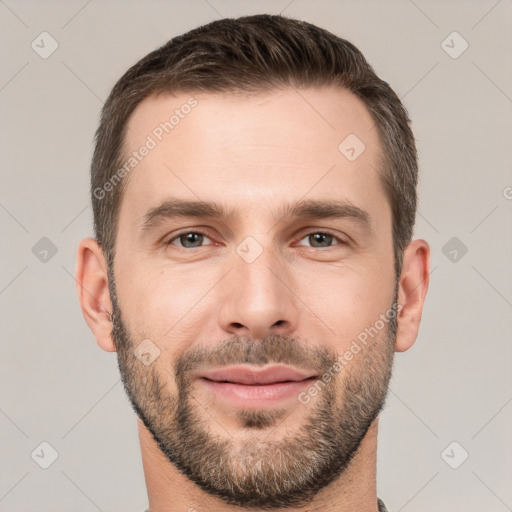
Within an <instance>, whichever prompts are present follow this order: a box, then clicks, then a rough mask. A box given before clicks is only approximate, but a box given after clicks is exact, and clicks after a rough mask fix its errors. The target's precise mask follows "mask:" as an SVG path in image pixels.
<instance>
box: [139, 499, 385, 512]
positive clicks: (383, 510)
mask: <svg viewBox="0 0 512 512" xmlns="http://www.w3.org/2000/svg"><path fill="white" fill-rule="evenodd" d="M377 505H378V506H379V512H388V509H387V508H386V505H384V502H383V501H382V500H381V499H380V498H379V499H378V500H377ZM146 512H148V511H147V510H146Z"/></svg>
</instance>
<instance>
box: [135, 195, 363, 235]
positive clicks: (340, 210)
mask: <svg viewBox="0 0 512 512" xmlns="http://www.w3.org/2000/svg"><path fill="white" fill-rule="evenodd" d="M180 217H189V218H197V219H216V220H223V221H229V220H234V219H236V218H237V217H238V216H237V214H236V212H235V211H234V210H230V209H227V208H225V207H224V205H222V204H220V203H218V202H216V201H188V200H183V199H177V198H171V199H167V200H165V201H164V202H163V203H161V204H160V205H159V206H156V207H154V208H151V209H150V210H148V212H147V213H146V214H145V215H144V216H143V219H142V224H141V227H140V230H141V231H142V232H148V231H151V230H152V229H154V228H156V227H158V226H159V225H160V224H162V223H163V222H164V221H166V220H169V219H173V218H180ZM277 217H278V218H279V219H280V220H282V219H284V218H287V219H297V220H300V219H303V220H306V219H311V220H314V219H344V218H348V219H352V220H354V221H356V222H357V223H358V224H359V225H361V227H362V228H363V229H364V230H366V231H367V232H369V233H373V229H372V223H371V219H370V215H369V214H368V212H367V211H365V210H363V209H362V208H359V207H358V206H355V205H353V204H349V203H347V202H344V201H340V200H332V199H331V200H323V201H319V200H300V201H298V202H295V203H286V204H285V205H283V206H282V207H281V208H280V210H279V212H278V215H277Z"/></svg>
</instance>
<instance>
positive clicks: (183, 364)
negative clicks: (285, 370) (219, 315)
mask: <svg viewBox="0 0 512 512" xmlns="http://www.w3.org/2000/svg"><path fill="white" fill-rule="evenodd" d="M336 360H337V354H336V353H335V352H334V351H332V350H329V349H326V348H324V347H315V346H311V344H310V343H307V342H304V341H301V340H298V339H297V338H295V337H293V336H288V335H280V334H271V335H269V336H267V337H265V338H263V339H262V340H258V341H254V340H252V339H250V338H247V337H242V336H234V337H232V338H230V339H228V340H226V341H225V342H223V343H222V344H220V345H216V346H215V347H207V346H204V345H203V346H200V347H195V348H193V349H189V350H187V351H186V352H184V353H183V354H182V356H181V357H179V358H178V360H177V361H176V364H175V365H174V371H175V375H176V376H177V377H178V378H182V379H184V378H185V377H186V376H187V375H190V373H191V372H193V371H194V370H196V369H197V368H199V367H201V368H207V367H219V366H227V365H235V364H253V365H264V364H270V363H272V364H286V365H290V366H294V367H296V368H299V369H314V370H318V372H319V373H322V372H324V371H326V370H327V369H328V368H330V367H331V366H332V365H333V364H334V363H335V362H336Z"/></svg>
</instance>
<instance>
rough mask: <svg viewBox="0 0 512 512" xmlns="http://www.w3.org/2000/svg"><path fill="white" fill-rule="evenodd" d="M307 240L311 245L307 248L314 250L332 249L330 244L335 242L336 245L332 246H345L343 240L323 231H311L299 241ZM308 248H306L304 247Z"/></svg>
mask: <svg viewBox="0 0 512 512" xmlns="http://www.w3.org/2000/svg"><path fill="white" fill-rule="evenodd" d="M304 239H307V240H308V241H309V242H310V243H311V245H309V247H313V248H314V249H322V248H327V249H328V248H329V247H332V242H333V241H337V242H338V243H337V244H334V245H347V241H346V240H344V239H343V238H340V237H338V236H336V235H333V234H332V233H329V232H325V231H313V232H311V233H309V234H307V235H306V236H305V237H303V238H302V239H301V240H304ZM306 247H308V246H306Z"/></svg>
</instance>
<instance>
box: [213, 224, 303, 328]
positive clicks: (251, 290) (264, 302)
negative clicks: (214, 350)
mask: <svg viewBox="0 0 512 512" xmlns="http://www.w3.org/2000/svg"><path fill="white" fill-rule="evenodd" d="M256 236H257V238H256ZM256 236H247V237H246V238H245V239H244V240H242V242H241V243H240V244H239V245H238V246H237V247H236V250H235V254H234V255H233V271H232V273H230V274H231V286H230V287H229V289H226V292H225V294H224V305H223V308H222V323H223V324H224V325H223V327H224V329H226V330H228V331H231V332H233V331H234V330H242V331H245V332H237V334H245V335H249V336H251V337H255V338H262V337H264V336H266V335H267V334H269V330H270V329H275V328H276V327H277V326H279V328H280V329H281V330H283V329H285V328H286V329H288V330H289V329H293V328H295V326H296V311H295V301H294V299H293V293H292V291H291V289H290V284H289V283H287V282H286V281H287V280H289V277H288V274H289V272H287V271H286V267H285V264H284V262H283V258H282V255H281V254H280V253H279V250H278V249H277V248H276V247H275V245H274V242H273V241H272V234H271V233H266V234H264V235H261V236H259V235H256Z"/></svg>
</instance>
